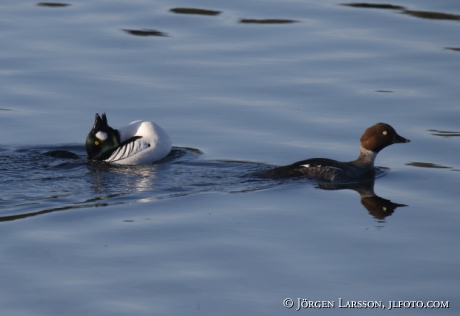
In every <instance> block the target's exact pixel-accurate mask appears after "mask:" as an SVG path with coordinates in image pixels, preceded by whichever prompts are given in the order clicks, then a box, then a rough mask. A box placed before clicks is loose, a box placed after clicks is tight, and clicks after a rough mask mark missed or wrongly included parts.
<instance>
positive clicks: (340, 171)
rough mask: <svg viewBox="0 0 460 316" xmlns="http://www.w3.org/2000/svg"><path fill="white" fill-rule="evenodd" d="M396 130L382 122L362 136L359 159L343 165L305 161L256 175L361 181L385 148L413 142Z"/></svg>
mask: <svg viewBox="0 0 460 316" xmlns="http://www.w3.org/2000/svg"><path fill="white" fill-rule="evenodd" d="M409 142H410V140H408V139H406V138H404V137H401V136H399V135H398V133H396V131H395V130H394V128H393V127H391V126H390V125H388V124H385V123H378V124H375V125H374V126H371V127H369V128H368V129H366V131H365V132H364V134H363V136H362V137H361V151H360V153H359V156H358V158H357V159H356V160H353V161H350V162H340V161H336V160H332V159H327V158H313V159H307V160H302V161H299V162H296V163H293V164H292V165H288V166H282V167H277V168H274V169H271V170H267V171H262V172H259V173H257V174H256V175H258V176H261V177H268V178H288V177H299V176H304V177H307V178H310V179H313V180H316V181H318V182H332V183H337V182H350V181H357V180H359V179H360V178H362V177H364V176H366V174H368V173H369V172H371V171H373V170H374V161H375V157H376V156H377V154H378V153H379V152H380V151H381V150H382V149H383V148H385V147H387V146H389V145H391V144H395V143H409Z"/></svg>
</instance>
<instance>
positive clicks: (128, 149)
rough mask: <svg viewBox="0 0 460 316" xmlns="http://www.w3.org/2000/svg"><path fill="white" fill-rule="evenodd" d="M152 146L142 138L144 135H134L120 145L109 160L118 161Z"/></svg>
mask: <svg viewBox="0 0 460 316" xmlns="http://www.w3.org/2000/svg"><path fill="white" fill-rule="evenodd" d="M149 147H150V144H149V143H148V142H146V141H144V140H143V139H142V136H134V137H131V138H130V139H128V140H126V141H124V142H123V143H121V144H120V146H119V147H117V148H116V149H115V151H114V152H113V153H112V154H111V155H110V157H109V158H108V159H106V160H105V161H107V162H116V161H120V160H124V159H127V158H129V157H132V156H133V155H135V154H137V153H139V152H141V151H143V150H146V149H147V148H149Z"/></svg>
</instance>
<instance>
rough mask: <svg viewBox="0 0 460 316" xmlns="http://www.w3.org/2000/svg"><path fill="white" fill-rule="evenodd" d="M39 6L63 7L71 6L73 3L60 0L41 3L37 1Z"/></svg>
mask: <svg viewBox="0 0 460 316" xmlns="http://www.w3.org/2000/svg"><path fill="white" fill-rule="evenodd" d="M37 6H39V7H52V8H62V7H68V6H71V4H68V3H59V2H39V3H37Z"/></svg>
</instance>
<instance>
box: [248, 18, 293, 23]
mask: <svg viewBox="0 0 460 316" xmlns="http://www.w3.org/2000/svg"><path fill="white" fill-rule="evenodd" d="M295 22H297V21H295V20H286V19H241V20H240V23H247V24H287V23H295Z"/></svg>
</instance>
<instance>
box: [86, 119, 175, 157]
mask: <svg viewBox="0 0 460 316" xmlns="http://www.w3.org/2000/svg"><path fill="white" fill-rule="evenodd" d="M101 116H102V118H101V117H100V116H99V114H96V120H95V122H94V126H93V128H92V129H91V131H90V132H89V134H88V136H87V137H86V152H87V153H88V158H89V159H94V160H100V161H105V162H111V163H116V164H123V165H142V164H150V163H153V162H155V161H158V160H160V159H163V158H164V157H166V156H167V155H168V154H169V152H170V151H171V140H170V139H169V136H168V134H166V132H165V131H164V130H163V129H162V128H161V127H160V126H158V125H157V124H155V123H153V122H149V121H135V122H132V123H130V124H129V125H128V126H125V127H122V128H120V129H118V130H116V129H113V128H111V127H110V126H109V125H108V124H107V117H106V116H105V113H102V115H101Z"/></svg>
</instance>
